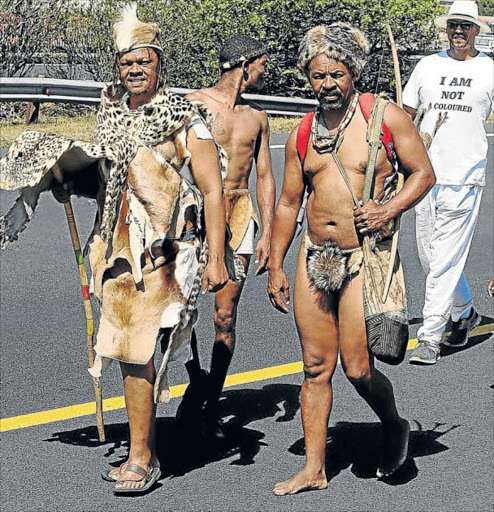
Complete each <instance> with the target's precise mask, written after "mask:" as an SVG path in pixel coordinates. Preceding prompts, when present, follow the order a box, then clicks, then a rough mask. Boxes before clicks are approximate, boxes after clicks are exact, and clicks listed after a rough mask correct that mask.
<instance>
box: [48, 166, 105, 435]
mask: <svg viewBox="0 0 494 512" xmlns="http://www.w3.org/2000/svg"><path fill="white" fill-rule="evenodd" d="M53 174H54V175H55V177H56V178H57V180H58V181H59V182H62V181H63V179H62V173H61V171H60V169H59V168H58V166H56V165H55V166H54V167H53ZM63 207H64V209H65V215H66V217H67V224H68V225H69V231H70V238H71V239H72V246H73V248H74V253H75V259H76V261H77V266H78V269H79V280H80V282H81V289H82V298H83V302H84V313H85V316H86V330H87V355H88V362H89V368H92V366H93V365H94V351H93V336H94V317H93V308H92V306H91V299H90V297H89V283H88V278H87V272H86V266H85V265H84V256H83V255H82V251H81V242H80V241H79V235H78V233H77V226H76V223H75V218H74V210H73V209H72V203H71V202H70V196H69V198H68V200H67V201H65V202H64V203H63ZM92 379H93V387H94V394H95V397H96V425H97V428H98V437H99V440H100V441H101V442H102V443H104V442H105V425H104V423H103V397H102V393H101V381H100V379H99V378H98V377H92Z"/></svg>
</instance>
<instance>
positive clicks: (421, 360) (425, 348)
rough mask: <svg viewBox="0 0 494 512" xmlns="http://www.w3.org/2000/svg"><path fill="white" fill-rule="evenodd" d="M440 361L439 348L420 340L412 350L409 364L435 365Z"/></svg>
mask: <svg viewBox="0 0 494 512" xmlns="http://www.w3.org/2000/svg"><path fill="white" fill-rule="evenodd" d="M439 359H441V351H440V349H439V347H437V346H436V345H433V344H432V343H431V342H430V341H427V340H421V341H419V343H418V345H417V346H416V347H415V348H414V349H413V350H412V354H411V356H410V359H409V360H408V362H409V363H412V364H436V363H437V362H438V361H439Z"/></svg>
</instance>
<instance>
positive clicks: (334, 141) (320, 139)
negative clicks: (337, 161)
mask: <svg viewBox="0 0 494 512" xmlns="http://www.w3.org/2000/svg"><path fill="white" fill-rule="evenodd" d="M358 97H359V93H358V92H355V94H354V95H353V98H352V101H351V102H350V105H348V108H347V111H346V112H345V116H344V117H343V119H342V120H341V122H340V124H339V125H338V128H337V129H336V133H334V134H329V135H323V134H322V133H320V131H319V127H320V125H321V127H322V126H324V128H325V130H326V131H328V132H329V130H328V128H327V126H326V123H325V122H324V116H323V117H322V122H321V121H320V119H321V110H322V109H321V107H320V106H318V107H317V108H316V111H315V114H314V120H313V121H312V128H311V133H312V146H313V147H314V148H315V149H316V151H317V152H318V153H332V152H333V151H338V149H339V147H340V146H341V143H342V142H343V134H344V132H345V129H346V127H347V126H348V125H349V124H350V121H351V120H352V118H353V114H355V110H356V109H357V104H358Z"/></svg>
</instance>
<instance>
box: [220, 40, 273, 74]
mask: <svg viewBox="0 0 494 512" xmlns="http://www.w3.org/2000/svg"><path fill="white" fill-rule="evenodd" d="M265 53H268V50H267V48H266V45H265V44H264V43H261V42H260V41H258V40H257V39H254V38H253V37H249V36H245V35H242V34H238V35H236V36H233V37H230V39H227V40H226V41H225V43H224V44H223V46H222V48H221V50H220V56H219V57H220V58H219V60H220V70H228V69H232V68H234V67H235V66H238V65H239V64H241V63H242V62H245V61H248V60H250V59H254V58H255V57H260V56H261V55H264V54H265Z"/></svg>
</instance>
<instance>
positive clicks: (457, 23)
mask: <svg viewBox="0 0 494 512" xmlns="http://www.w3.org/2000/svg"><path fill="white" fill-rule="evenodd" d="M446 26H447V27H448V28H452V29H454V30H456V27H461V29H462V30H471V29H472V27H473V23H469V22H468V21H448V23H447V25H446Z"/></svg>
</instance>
